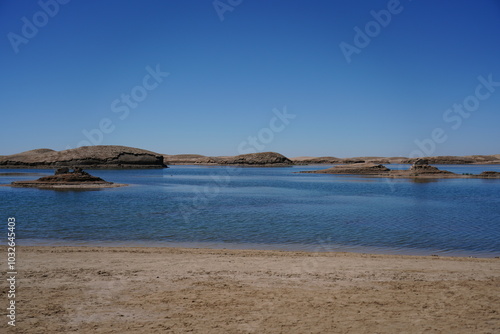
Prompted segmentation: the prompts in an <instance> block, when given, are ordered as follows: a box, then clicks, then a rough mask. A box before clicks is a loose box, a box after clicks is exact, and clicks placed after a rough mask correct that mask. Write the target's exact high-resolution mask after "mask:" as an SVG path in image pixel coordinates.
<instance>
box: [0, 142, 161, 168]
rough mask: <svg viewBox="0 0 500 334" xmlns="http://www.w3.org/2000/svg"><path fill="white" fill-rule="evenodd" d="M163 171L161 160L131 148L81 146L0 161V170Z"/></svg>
mask: <svg viewBox="0 0 500 334" xmlns="http://www.w3.org/2000/svg"><path fill="white" fill-rule="evenodd" d="M69 166H76V167H85V168H92V169H98V168H118V169H121V168H165V167H166V166H165V164H164V163H163V156H162V155H161V154H158V153H154V152H151V151H146V150H142V149H138V148H133V147H126V146H115V145H97V146H83V147H79V148H75V149H70V150H65V151H59V152H57V151H53V150H48V149H40V150H33V151H27V152H23V153H19V154H13V155H8V156H2V157H0V168H54V167H69Z"/></svg>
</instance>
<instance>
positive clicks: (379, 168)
mask: <svg viewBox="0 0 500 334" xmlns="http://www.w3.org/2000/svg"><path fill="white" fill-rule="evenodd" d="M390 171H391V170H390V169H389V168H387V167H385V166H384V165H380V164H373V163H353V164H348V165H338V166H334V167H331V168H327V169H322V170H318V171H307V172H303V173H320V174H355V175H379V174H381V173H382V174H387V173H389V172H390Z"/></svg>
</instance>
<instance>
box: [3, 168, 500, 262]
mask: <svg viewBox="0 0 500 334" xmlns="http://www.w3.org/2000/svg"><path fill="white" fill-rule="evenodd" d="M325 167H328V166H293V167H273V168H235V167H231V168H228V167H205V166H171V167H170V168H168V169H157V170H91V171H89V172H90V173H91V174H93V175H95V176H99V177H102V178H104V179H105V180H107V181H112V182H117V183H127V184H129V185H130V186H128V187H122V188H113V189H103V190H93V191H74V190H64V191H62V190H57V191H56V190H41V189H29V188H26V189H25V188H11V187H0V208H1V213H2V217H1V218H2V220H3V221H4V222H5V226H7V223H6V222H7V218H8V217H15V218H16V221H17V225H16V233H17V238H18V242H19V243H20V244H25V245H29V244H99V245H115V244H116V245H117V244H120V245H141V246H148V245H154V246H159V245H160V246H161V245H165V246H169V245H188V246H196V247H204V246H209V247H220V248H222V247H227V248H266V249H267V248H274V249H301V250H313V251H328V250H350V251H363V252H368V251H369V252H383V253H387V252H389V253H400V254H443V255H474V256H487V257H491V256H499V255H500V180H499V179H493V180H487V179H442V180H437V179H435V180H426V181H423V182H422V181H421V182H415V181H412V180H407V179H385V178H364V177H355V176H340V175H325V174H298V173H296V172H298V171H302V170H314V169H322V168H325ZM388 167H389V168H402V167H404V168H408V166H390V165H389V166H388ZM438 167H439V168H441V169H446V170H450V171H453V172H456V173H480V172H482V171H485V170H493V171H500V166H499V165H463V166H438ZM10 172H13V173H19V172H29V173H40V175H23V176H17V175H11V174H7V175H5V174H0V184H7V183H10V182H12V181H17V180H31V179H36V178H38V177H40V176H42V175H51V174H52V171H51V170H33V169H30V170H23V169H21V170H19V169H15V170H6V169H3V170H0V173H10ZM5 231H7V230H6V227H5ZM5 235H6V233H5ZM4 239H5V241H6V237H5V238H4ZM5 241H4V240H2V243H5Z"/></svg>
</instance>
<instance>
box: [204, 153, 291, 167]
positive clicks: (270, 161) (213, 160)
mask: <svg viewBox="0 0 500 334" xmlns="http://www.w3.org/2000/svg"><path fill="white" fill-rule="evenodd" d="M199 163H206V164H217V165H250V166H270V165H272V166H290V165H293V162H292V161H291V160H290V159H288V158H287V157H285V156H284V155H281V154H279V153H276V152H262V153H249V154H241V155H237V156H234V157H206V158H203V159H200V160H199Z"/></svg>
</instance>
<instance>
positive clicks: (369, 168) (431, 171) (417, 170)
mask: <svg viewBox="0 0 500 334" xmlns="http://www.w3.org/2000/svg"><path fill="white" fill-rule="evenodd" d="M300 173H318V174H344V175H366V176H372V177H389V178H407V179H432V178H435V179H437V178H460V179H465V178H498V179H500V172H492V171H488V172H483V173H481V174H478V175H473V174H455V173H452V172H449V171H446V170H440V169H439V168H437V167H434V166H430V165H429V161H428V160H427V159H418V160H417V161H415V163H414V164H413V165H412V166H411V167H410V168H409V169H407V170H390V169H389V168H387V167H385V166H384V165H380V164H373V163H360V164H352V165H339V166H334V167H332V168H327V169H322V170H316V171H303V172H300Z"/></svg>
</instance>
